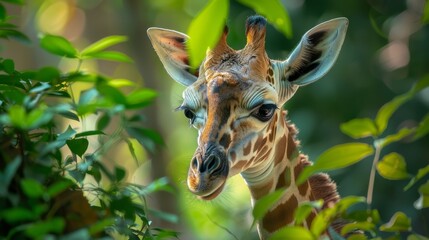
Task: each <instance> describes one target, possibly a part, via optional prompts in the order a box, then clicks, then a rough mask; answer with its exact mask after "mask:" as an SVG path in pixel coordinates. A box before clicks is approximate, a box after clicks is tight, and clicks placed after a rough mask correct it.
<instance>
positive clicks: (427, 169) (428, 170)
mask: <svg viewBox="0 0 429 240" xmlns="http://www.w3.org/2000/svg"><path fill="white" fill-rule="evenodd" d="M427 174H429V165H427V166H426V167H424V168H420V169H419V171H418V172H417V175H416V176H415V177H413V178H412V179H411V181H410V182H409V183H408V184H407V186H405V187H404V191H406V190H408V189H410V188H411V187H412V186H413V185H414V184H415V183H416V182H417V181H418V180H420V179H421V178H422V177H424V176H426V175H427Z"/></svg>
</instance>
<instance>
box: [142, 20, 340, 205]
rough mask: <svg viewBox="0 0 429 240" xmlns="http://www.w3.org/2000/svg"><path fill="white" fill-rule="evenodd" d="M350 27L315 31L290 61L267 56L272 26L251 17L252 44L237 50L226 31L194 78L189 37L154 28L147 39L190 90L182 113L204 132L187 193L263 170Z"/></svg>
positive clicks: (335, 24) (208, 190) (203, 193)
mask: <svg viewBox="0 0 429 240" xmlns="http://www.w3.org/2000/svg"><path fill="white" fill-rule="evenodd" d="M347 24H348V21H347V19H345V18H338V19H333V20H331V21H328V22H325V23H322V24H320V25H318V26H316V27H314V28H312V29H310V30H309V31H308V32H307V33H306V34H305V35H304V36H303V37H302V39H301V42H300V43H299V44H298V46H297V47H296V48H295V50H294V51H292V53H291V55H290V57H289V58H288V59H286V60H284V61H274V60H270V59H269V58H268V56H267V54H266V52H265V33H266V29H265V25H266V20H265V19H264V18H262V17H259V16H253V17H250V18H248V20H247V23H246V37H247V44H246V46H245V47H244V48H243V49H241V50H238V51H236V50H233V49H232V48H230V47H229V46H228V44H227V42H226V38H227V30H226V31H224V33H223V35H222V36H221V38H220V40H219V42H218V44H217V45H216V47H215V48H213V49H212V50H210V51H208V54H207V56H206V59H205V60H204V62H203V63H202V64H201V66H200V69H199V71H198V74H194V73H192V72H190V71H189V69H190V67H189V66H188V62H189V61H188V54H187V51H186V40H187V39H188V36H186V35H185V34H183V33H179V32H176V31H172V30H166V29H161V28H150V29H149V30H148V35H149V38H150V40H151V42H152V44H153V46H154V48H155V51H156V52H157V54H158V56H159V57H160V59H161V62H162V63H163V65H164V67H165V69H166V70H167V72H168V73H169V74H170V76H171V77H172V78H173V79H174V80H175V81H177V82H178V83H180V84H182V85H185V86H187V88H186V89H185V91H184V92H183V99H184V101H183V103H182V105H181V106H180V107H179V109H181V110H183V112H184V115H185V116H186V117H187V118H189V119H190V122H191V124H192V125H193V126H194V127H195V128H196V129H198V133H199V136H198V148H197V149H196V151H195V153H194V156H193V157H192V159H191V162H190V168H189V171H188V180H187V183H188V188H189V189H190V191H191V192H192V193H194V194H196V195H197V196H199V197H200V198H201V199H205V200H210V199H213V198H215V197H216V196H218V195H219V193H220V192H221V191H222V189H223V187H224V185H225V182H226V180H227V178H228V177H230V176H232V175H235V174H237V173H240V172H242V171H245V170H249V171H250V170H251V168H257V167H258V165H259V164H261V163H262V162H263V161H264V160H266V159H267V158H270V157H272V156H270V154H269V153H270V152H273V151H271V149H272V147H273V146H274V145H275V144H274V143H275V141H279V142H282V141H281V140H279V138H277V139H276V137H275V136H274V135H275V133H276V130H277V129H279V128H281V127H282V126H279V125H280V124H281V123H282V122H284V121H280V118H281V117H283V115H282V114H281V113H280V110H279V109H281V107H282V105H283V104H284V103H285V102H286V101H287V100H288V99H289V98H290V97H291V96H292V95H293V94H294V93H295V92H296V90H297V89H298V87H299V86H302V85H306V84H309V83H311V82H314V81H316V80H318V79H319V78H321V77H322V76H323V75H324V74H326V72H327V71H328V70H329V69H330V68H331V66H332V64H333V63H334V62H335V60H336V58H337V56H338V53H339V50H340V48H341V45H342V43H343V40H344V36H345V32H346V29H347Z"/></svg>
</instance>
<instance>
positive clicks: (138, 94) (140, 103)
mask: <svg viewBox="0 0 429 240" xmlns="http://www.w3.org/2000/svg"><path fill="white" fill-rule="evenodd" d="M157 95H158V94H157V93H156V91H154V90H152V89H147V88H146V89H139V90H137V91H133V92H131V93H130V94H128V95H127V108H128V109H135V108H142V107H145V106H147V105H149V104H150V103H151V102H152V101H153V99H154V98H155V97H156V96H157Z"/></svg>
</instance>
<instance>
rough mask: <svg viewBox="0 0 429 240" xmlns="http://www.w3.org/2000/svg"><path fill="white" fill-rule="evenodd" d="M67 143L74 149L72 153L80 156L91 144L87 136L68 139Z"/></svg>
mask: <svg viewBox="0 0 429 240" xmlns="http://www.w3.org/2000/svg"><path fill="white" fill-rule="evenodd" d="M66 143H67V146H68V147H69V148H70V150H71V151H72V153H74V154H76V155H78V156H79V157H82V156H83V154H84V153H85V152H86V150H87V149H88V145H89V142H88V139H86V138H75V139H70V140H67V141H66Z"/></svg>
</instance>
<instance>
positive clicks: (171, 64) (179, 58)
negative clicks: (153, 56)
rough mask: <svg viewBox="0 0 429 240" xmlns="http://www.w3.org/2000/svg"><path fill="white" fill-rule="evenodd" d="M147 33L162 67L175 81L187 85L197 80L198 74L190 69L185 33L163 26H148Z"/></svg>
mask: <svg viewBox="0 0 429 240" xmlns="http://www.w3.org/2000/svg"><path fill="white" fill-rule="evenodd" d="M147 35H148V36H149V39H150V41H151V42H152V46H153V48H154V49H155V51H156V53H157V54H158V57H159V59H160V60H161V62H162V64H163V65H164V68H165V69H166V70H167V72H168V74H169V75H170V76H171V77H172V78H173V79H174V80H175V81H176V82H178V83H180V84H182V85H185V86H189V85H191V84H192V83H194V82H195V81H196V80H197V78H198V74H193V73H191V71H190V69H191V67H190V66H189V56H188V53H187V51H186V44H185V43H186V40H188V39H189V37H188V36H187V35H185V34H183V33H180V32H176V31H173V30H168V29H163V28H149V29H148V30H147Z"/></svg>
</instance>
